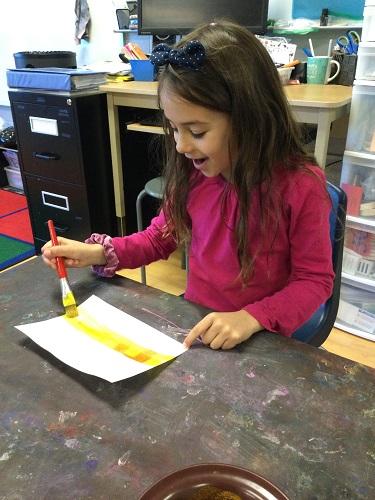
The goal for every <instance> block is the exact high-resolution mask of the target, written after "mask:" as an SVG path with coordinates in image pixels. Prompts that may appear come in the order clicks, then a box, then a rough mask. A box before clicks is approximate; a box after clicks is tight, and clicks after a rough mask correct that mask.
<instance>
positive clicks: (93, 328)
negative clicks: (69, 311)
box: [62, 307, 174, 366]
mask: <svg viewBox="0 0 375 500" xmlns="http://www.w3.org/2000/svg"><path fill="white" fill-rule="evenodd" d="M62 317H63V318H64V319H65V321H67V322H68V323H69V324H70V325H71V326H72V327H73V328H75V329H76V330H78V331H80V332H82V333H84V334H86V335H88V336H89V337H91V338H92V339H94V340H96V341H98V342H100V343H101V344H103V345H105V346H107V347H110V348H111V349H113V350H114V351H117V352H119V353H120V354H123V355H124V356H126V357H127V358H130V359H132V360H133V361H137V362H138V363H144V364H145V365H151V366H157V365H160V364H162V363H165V362H166V361H170V360H171V359H173V358H174V356H168V355H166V354H160V353H158V352H155V351H152V350H151V349H146V348H145V347H142V346H140V345H138V344H136V343H135V342H133V341H132V340H129V339H127V338H125V337H123V336H122V335H119V334H118V333H116V332H114V331H113V330H111V329H110V328H108V327H107V326H106V325H104V324H103V323H100V322H99V321H98V320H97V319H95V318H93V317H92V316H91V315H89V314H88V313H87V312H86V311H84V310H83V308H82V307H80V308H79V316H77V317H75V318H68V317H67V315H66V314H65V315H64V316H62Z"/></svg>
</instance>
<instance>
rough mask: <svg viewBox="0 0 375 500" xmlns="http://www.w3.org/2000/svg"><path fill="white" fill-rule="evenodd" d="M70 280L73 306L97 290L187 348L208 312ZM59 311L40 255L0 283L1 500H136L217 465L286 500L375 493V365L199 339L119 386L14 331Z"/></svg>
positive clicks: (78, 274) (277, 345) (288, 348)
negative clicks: (173, 478) (219, 347)
mask: <svg viewBox="0 0 375 500" xmlns="http://www.w3.org/2000/svg"><path fill="white" fill-rule="evenodd" d="M69 277H70V281H71V283H72V286H73V290H74V294H75V297H76V300H77V302H78V303H80V302H83V300H85V299H86V298H88V297H89V296H91V295H92V294H95V295H97V296H99V297H101V298H102V299H103V300H106V301H107V302H109V303H110V304H112V305H114V306H116V307H118V308H119V309H121V310H123V311H125V312H127V313H129V314H131V315H133V316H135V317H137V318H138V319H140V320H142V321H144V322H145V323H148V324H150V325H152V326H154V327H156V328H157V329H159V330H161V331H163V332H165V333H166V334H167V335H170V336H172V337H173V338H175V339H177V340H180V341H182V339H183V337H184V334H185V333H186V329H189V328H191V327H192V326H193V325H194V324H195V323H196V322H197V321H198V320H199V319H200V318H201V317H202V316H203V315H204V314H205V310H204V309H203V308H200V307H199V306H197V305H194V304H192V303H189V302H187V301H185V300H184V299H182V298H180V297H174V296H171V295H168V294H166V293H163V292H160V291H158V290H155V289H152V288H149V287H145V286H142V285H139V284H138V283H134V282H132V281H129V280H126V279H125V278H120V277H116V278H114V279H110V280H106V279H104V278H99V277H96V276H95V275H93V274H92V273H91V271H90V270H89V269H85V270H83V269H81V270H73V271H69ZM62 313H63V309H62V305H61V298H60V293H59V287H58V282H57V276H56V275H55V273H54V272H53V271H51V270H50V269H48V268H46V267H45V266H44V264H43V262H42V259H41V258H40V257H38V258H36V259H34V260H32V261H29V262H27V263H25V264H23V265H21V266H18V267H16V268H13V269H10V270H9V271H7V272H5V273H2V274H0V346H1V347H0V353H1V354H0V402H1V403H0V419H1V425H0V478H1V479H0V498H2V499H15V498H38V499H39V498H44V499H50V498H56V499H57V498H59V499H60V498H64V499H80V498H83V499H84V498H90V499H97V498H98V499H99V498H103V499H108V498H123V499H129V500H135V499H137V498H138V497H139V496H140V495H141V494H142V492H144V491H145V490H146V489H147V488H148V487H149V486H150V485H151V484H153V483H154V482H155V481H157V480H158V479H160V478H161V477H162V476H164V475H166V474H167V473H170V472H172V471H174V470H176V469H179V468H181V467H184V466H187V465H191V464H199V463H214V462H220V463H228V464H234V465H237V466H240V467H244V468H247V469H250V470H252V471H254V472H256V473H258V474H260V475H261V476H264V477H265V478H266V479H268V480H269V481H271V482H272V483H274V484H275V485H276V486H277V487H278V488H280V489H281V490H282V491H283V492H284V493H285V494H286V495H288V496H289V497H290V499H296V500H297V499H322V500H326V499H328V498H332V499H342V498H346V499H351V500H353V499H366V500H367V499H370V498H375V371H374V370H373V369H371V368H368V367H366V366H363V365H360V364H356V363H354V362H352V361H348V360H346V359H344V358H340V357H338V356H335V355H333V354H330V353H328V352H325V351H323V350H321V349H317V348H314V347H311V346H307V345H304V344H301V343H298V342H297V341H293V340H290V339H286V338H283V337H281V336H278V335H275V334H271V333H268V332H266V333H260V334H257V335H256V336H255V337H253V338H252V339H250V340H249V341H247V342H245V343H244V344H242V345H241V346H240V347H238V348H236V349H233V350H230V351H212V350H211V349H210V348H207V347H205V346H204V345H202V344H199V343H198V344H197V345H194V346H193V347H192V348H191V349H190V350H189V351H187V352H186V353H184V354H183V355H181V356H180V357H178V358H177V359H175V360H173V361H172V362H170V363H167V364H165V365H162V366H160V367H157V368H154V369H152V370H150V371H148V372H146V373H144V374H142V375H139V376H136V377H133V378H131V379H128V380H124V381H121V382H118V383H115V384H111V383H108V382H105V381H103V380H101V379H98V378H95V377H93V376H89V375H86V374H84V373H81V372H79V371H76V370H74V369H72V368H70V367H68V366H66V365H64V364H63V363H61V362H60V361H59V360H58V359H56V358H54V357H53V356H52V355H50V354H49V353H48V352H46V351H44V350H43V349H42V348H40V347H39V346H38V345H36V344H35V343H33V342H32V341H31V340H30V339H28V338H27V337H26V336H24V335H23V334H22V333H21V332H19V331H18V330H17V329H15V328H14V325H17V324H21V323H29V322H34V321H40V320H44V319H49V318H52V317H55V316H56V315H60V314H62ZM84 355H85V353H82V356H84Z"/></svg>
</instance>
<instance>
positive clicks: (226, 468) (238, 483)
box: [139, 464, 288, 500]
mask: <svg viewBox="0 0 375 500" xmlns="http://www.w3.org/2000/svg"><path fill="white" fill-rule="evenodd" d="M204 486H215V487H216V488H219V489H221V490H225V491H229V492H231V493H234V494H236V495H238V496H239V497H240V498H241V500H250V499H259V500H263V499H264V500H288V497H286V496H285V495H284V493H282V492H281V491H280V490H279V489H278V488H277V487H276V486H275V485H273V484H272V483H270V482H269V481H267V479H264V478H263V477H261V476H259V475H258V474H255V473H254V472H251V471H249V470H247V469H242V468H241V467H235V466H233V465H227V464H202V465H192V466H189V467H184V468H183V469H179V470H177V471H175V472H172V473H171V474H168V475H167V476H164V477H163V478H162V479H160V480H159V481H157V482H156V483H155V484H153V485H152V486H151V487H150V488H149V489H148V490H147V491H145V492H144V493H143V495H142V496H141V497H140V498H139V500H190V499H191V498H192V496H193V495H194V494H197V492H198V491H199V490H200V489H201V488H203V487H204Z"/></svg>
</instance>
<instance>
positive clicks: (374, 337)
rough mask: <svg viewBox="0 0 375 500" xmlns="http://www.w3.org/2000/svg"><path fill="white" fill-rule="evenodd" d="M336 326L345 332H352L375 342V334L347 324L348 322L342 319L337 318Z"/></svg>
mask: <svg viewBox="0 0 375 500" xmlns="http://www.w3.org/2000/svg"><path fill="white" fill-rule="evenodd" d="M334 326H335V328H339V329H340V330H344V331H345V332H348V333H351V334H353V335H357V337H362V338H363V339H368V340H372V341H373V342H375V334H374V333H368V332H364V331H363V330H358V329H357V328H354V327H353V326H350V325H347V324H346V323H342V322H341V321H340V320H336V321H335V324H334Z"/></svg>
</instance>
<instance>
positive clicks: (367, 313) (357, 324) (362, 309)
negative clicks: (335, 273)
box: [335, 283, 375, 340]
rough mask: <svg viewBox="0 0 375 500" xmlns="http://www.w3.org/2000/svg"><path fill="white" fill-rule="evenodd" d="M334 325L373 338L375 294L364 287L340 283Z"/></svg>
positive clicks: (374, 338)
mask: <svg viewBox="0 0 375 500" xmlns="http://www.w3.org/2000/svg"><path fill="white" fill-rule="evenodd" d="M335 326H336V327H337V328H342V329H345V330H346V331H348V332H350V333H353V334H355V335H358V336H360V337H363V338H367V339H370V340H375V295H374V293H373V292H370V291H368V290H366V289H364V288H361V287H358V286H352V285H351V284H348V283H342V285H341V293H340V303H339V309H338V313H337V319H336V323H335Z"/></svg>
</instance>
